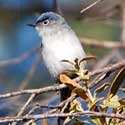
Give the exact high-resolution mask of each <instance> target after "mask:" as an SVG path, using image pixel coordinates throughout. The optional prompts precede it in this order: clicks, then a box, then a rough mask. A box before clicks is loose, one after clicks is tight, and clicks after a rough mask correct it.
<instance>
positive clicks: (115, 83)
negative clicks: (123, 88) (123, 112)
mask: <svg viewBox="0 0 125 125" xmlns="http://www.w3.org/2000/svg"><path fill="white" fill-rule="evenodd" d="M124 77H125V68H122V69H121V70H120V71H119V73H118V74H117V76H116V77H115V79H114V80H113V82H112V85H111V88H110V91H109V96H108V97H113V96H114V95H115V94H116V93H117V91H118V90H119V87H120V85H121V84H122V81H123V79H124Z"/></svg>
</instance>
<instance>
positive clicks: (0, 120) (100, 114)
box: [0, 111, 125, 123]
mask: <svg viewBox="0 0 125 125" xmlns="http://www.w3.org/2000/svg"><path fill="white" fill-rule="evenodd" d="M70 116H74V117H79V116H95V117H108V118H118V119H125V115H121V114H115V113H103V112H95V111H84V112H75V113H53V114H40V115H29V116H20V117H18V116H16V117H4V118H0V123H4V122H18V121H23V120H31V119H32V120H33V119H34V120H36V119H44V118H55V117H57V118H58V117H70Z"/></svg>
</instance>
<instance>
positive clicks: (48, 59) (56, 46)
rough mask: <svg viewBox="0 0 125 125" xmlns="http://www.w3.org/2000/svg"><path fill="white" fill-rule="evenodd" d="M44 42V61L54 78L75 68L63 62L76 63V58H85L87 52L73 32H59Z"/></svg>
mask: <svg viewBox="0 0 125 125" xmlns="http://www.w3.org/2000/svg"><path fill="white" fill-rule="evenodd" d="M43 40H44V41H43V51H42V55H43V59H44V62H45V64H46V66H47V68H48V70H49V71H50V73H51V75H52V76H53V77H57V76H58V75H59V74H60V73H61V72H62V71H64V70H66V69H73V66H71V65H70V64H68V63H65V62H61V60H69V61H74V59H76V58H79V59H81V58H83V57H85V52H84V50H83V48H82V46H81V44H80V42H79V40H78V38H77V37H76V35H75V33H74V32H73V31H72V30H71V31H70V32H69V31H67V32H62V31H59V32H58V33H56V34H54V35H52V36H50V35H48V36H47V37H46V38H44V39H43Z"/></svg>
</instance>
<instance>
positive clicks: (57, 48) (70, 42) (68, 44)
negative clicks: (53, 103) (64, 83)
mask: <svg viewBox="0 0 125 125" xmlns="http://www.w3.org/2000/svg"><path fill="white" fill-rule="evenodd" d="M29 26H32V27H34V28H35V29H36V31H37V32H38V35H39V37H40V38H41V41H42V43H41V48H42V49H41V54H42V57H43V61H44V63H45V66H46V67H47V69H48V71H49V72H50V74H51V76H52V78H53V79H55V80H56V81H58V80H59V75H60V74H61V73H62V72H63V71H65V70H67V69H68V70H73V68H74V67H73V66H72V65H70V64H68V63H65V62H63V61H62V60H69V61H74V60H75V59H76V58H77V59H82V58H84V57H85V56H86V53H85V51H84V49H83V47H82V45H81V43H80V40H79V39H78V37H77V35H76V33H75V32H74V31H73V30H72V28H71V27H70V26H69V25H68V23H67V22H66V20H65V19H64V18H63V17H62V16H61V15H59V14H57V13H55V12H45V13H42V14H41V15H40V16H39V17H38V18H37V19H36V22H35V23H34V24H29ZM83 67H84V64H83ZM70 94H71V90H69V88H64V89H62V90H61V101H63V100H66V99H67V98H68V97H69V96H70Z"/></svg>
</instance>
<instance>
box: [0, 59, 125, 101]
mask: <svg viewBox="0 0 125 125" xmlns="http://www.w3.org/2000/svg"><path fill="white" fill-rule="evenodd" d="M124 66H125V60H121V61H120V62H118V63H116V64H113V65H110V66H107V67H104V68H102V69H97V70H94V71H92V72H89V75H90V76H94V75H98V74H100V73H102V72H114V71H116V70H118V69H121V68H122V67H124ZM74 80H76V81H79V80H80V78H79V77H77V78H76V79H74ZM63 88H66V85H65V84H60V85H59V84H55V85H52V86H48V87H44V88H39V89H27V90H20V91H17V92H10V93H6V94H1V95H0V99H2V98H9V97H13V96H18V95H23V94H33V93H34V94H41V93H45V92H50V91H58V90H61V89H63Z"/></svg>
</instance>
